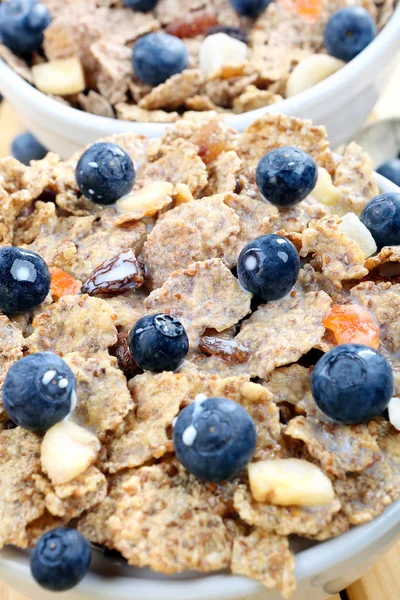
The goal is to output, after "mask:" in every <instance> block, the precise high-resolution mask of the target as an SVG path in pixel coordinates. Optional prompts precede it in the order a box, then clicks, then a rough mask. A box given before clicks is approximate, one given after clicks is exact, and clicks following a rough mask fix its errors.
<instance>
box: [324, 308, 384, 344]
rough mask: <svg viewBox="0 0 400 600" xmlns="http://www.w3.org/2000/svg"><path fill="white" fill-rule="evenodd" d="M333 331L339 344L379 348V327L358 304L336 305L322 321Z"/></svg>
mask: <svg viewBox="0 0 400 600" xmlns="http://www.w3.org/2000/svg"><path fill="white" fill-rule="evenodd" d="M322 323H323V325H324V326H325V327H327V328H328V329H330V330H331V331H333V333H334V335H335V338H336V341H337V343H338V344H365V345H366V346H370V347H371V348H375V349H377V348H379V346H380V341H379V327H378V325H377V324H376V323H375V321H374V318H373V316H372V314H371V313H370V312H369V310H368V309H367V308H365V307H364V306H359V305H358V304H343V305H339V304H337V305H335V306H333V307H332V310H331V311H330V313H329V314H328V316H327V317H325V318H324V319H323V320H322Z"/></svg>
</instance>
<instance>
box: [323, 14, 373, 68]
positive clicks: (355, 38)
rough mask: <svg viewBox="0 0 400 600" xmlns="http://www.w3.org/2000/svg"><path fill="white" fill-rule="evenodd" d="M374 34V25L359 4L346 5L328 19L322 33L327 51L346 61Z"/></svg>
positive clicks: (364, 45)
mask: <svg viewBox="0 0 400 600" xmlns="http://www.w3.org/2000/svg"><path fill="white" fill-rule="evenodd" d="M375 36H376V25H375V22H374V20H373V18H372V17H371V15H370V14H369V12H367V11H366V10H365V8H362V7H361V6H346V7H345V8H341V9H340V10H337V11H336V12H335V13H333V15H332V16H331V18H330V19H329V21H328V23H327V25H326V28H325V34H324V42H325V48H326V49H327V51H328V53H329V54H331V55H332V56H335V57H336V58H340V59H341V60H344V61H346V62H348V61H350V60H352V59H353V58H355V57H356V56H357V55H358V54H360V52H362V50H364V48H366V47H367V46H368V44H370V43H371V42H372V40H373V39H374V37H375Z"/></svg>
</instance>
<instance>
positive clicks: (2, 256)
mask: <svg viewBox="0 0 400 600" xmlns="http://www.w3.org/2000/svg"><path fill="white" fill-rule="evenodd" d="M49 291H50V272H49V268H48V266H47V264H46V263H45V261H44V260H43V258H42V257H41V256H39V254H36V252H31V251H30V250H24V249H23V248H16V247H14V246H5V247H4V248H0V310H2V311H3V312H4V313H7V314H12V313H21V312H25V311H28V310H32V309H33V308H36V306H39V304H41V303H42V302H43V300H44V299H45V298H46V296H47V294H48V293H49Z"/></svg>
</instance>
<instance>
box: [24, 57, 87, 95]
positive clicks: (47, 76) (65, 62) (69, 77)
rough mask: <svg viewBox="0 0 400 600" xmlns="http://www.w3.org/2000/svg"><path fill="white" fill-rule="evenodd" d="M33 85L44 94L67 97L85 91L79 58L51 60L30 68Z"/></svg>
mask: <svg viewBox="0 0 400 600" xmlns="http://www.w3.org/2000/svg"><path fill="white" fill-rule="evenodd" d="M32 76H33V83H34V84H35V86H36V87H37V88H38V90H40V91H41V92H43V93H44V94H55V95H57V96H67V95H69V94H78V93H79V92H83V90H84V89H85V87H86V86H85V76H84V74H83V69H82V65H81V61H80V60H79V58H77V57H74V58H65V59H61V60H51V61H50V62H47V63H42V64H39V65H34V66H33V67H32Z"/></svg>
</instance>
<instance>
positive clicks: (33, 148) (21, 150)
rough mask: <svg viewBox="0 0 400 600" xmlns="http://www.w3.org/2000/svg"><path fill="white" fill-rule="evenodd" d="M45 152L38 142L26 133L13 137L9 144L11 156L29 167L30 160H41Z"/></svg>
mask: <svg viewBox="0 0 400 600" xmlns="http://www.w3.org/2000/svg"><path fill="white" fill-rule="evenodd" d="M47 152H48V150H46V148H45V147H44V146H42V144H41V143H40V142H39V140H37V139H36V138H35V136H34V135H32V134H31V133H28V132H26V133H20V134H19V135H17V136H15V138H14V139H13V141H12V144H11V154H12V155H13V157H14V158H16V159H17V160H19V162H22V163H23V164H24V165H29V163H30V162H31V160H42V158H44V157H45V156H46V154H47Z"/></svg>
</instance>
